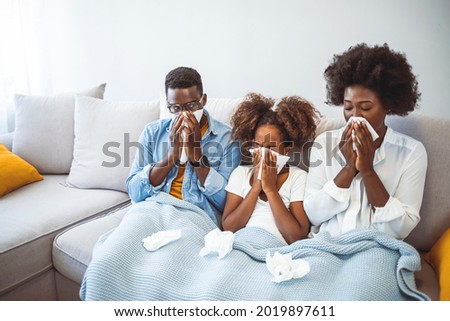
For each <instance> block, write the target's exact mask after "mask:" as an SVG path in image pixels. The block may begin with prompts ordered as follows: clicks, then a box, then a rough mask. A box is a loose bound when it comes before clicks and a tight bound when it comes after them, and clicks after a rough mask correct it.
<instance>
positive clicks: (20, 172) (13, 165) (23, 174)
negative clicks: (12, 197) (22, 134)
mask: <svg viewBox="0 0 450 321" xmlns="http://www.w3.org/2000/svg"><path fill="white" fill-rule="evenodd" d="M0 168H1V170H0V197H2V196H4V195H6V194H8V193H9V192H12V191H13V190H15V189H18V188H19V187H22V186H24V185H27V184H30V183H34V182H37V181H40V180H42V178H43V177H42V176H41V174H39V172H38V171H37V170H36V168H34V167H33V166H31V165H30V164H28V163H27V162H26V161H24V160H23V159H22V158H20V157H19V156H17V155H14V154H13V153H11V152H10V151H9V150H8V149H7V148H6V147H5V146H3V145H2V144H0Z"/></svg>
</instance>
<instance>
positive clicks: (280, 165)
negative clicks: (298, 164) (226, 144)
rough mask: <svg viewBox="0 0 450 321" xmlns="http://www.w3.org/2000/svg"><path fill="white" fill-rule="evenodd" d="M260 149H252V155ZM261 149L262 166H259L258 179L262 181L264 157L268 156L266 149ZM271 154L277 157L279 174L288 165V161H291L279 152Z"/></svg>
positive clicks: (271, 151)
mask: <svg viewBox="0 0 450 321" xmlns="http://www.w3.org/2000/svg"><path fill="white" fill-rule="evenodd" d="M258 149H259V148H250V149H249V151H250V154H252V155H253V153H254V152H255V151H256V150H258ZM260 149H261V164H260V165H259V172H258V179H259V180H261V173H262V164H263V161H264V157H265V156H264V155H265V154H266V149H267V148H265V147H260ZM269 152H270V153H272V154H274V155H275V156H276V157H277V174H278V173H280V171H281V170H282V169H283V167H284V165H286V163H287V161H288V160H289V156H285V155H281V154H279V153H277V152H274V151H273V150H269Z"/></svg>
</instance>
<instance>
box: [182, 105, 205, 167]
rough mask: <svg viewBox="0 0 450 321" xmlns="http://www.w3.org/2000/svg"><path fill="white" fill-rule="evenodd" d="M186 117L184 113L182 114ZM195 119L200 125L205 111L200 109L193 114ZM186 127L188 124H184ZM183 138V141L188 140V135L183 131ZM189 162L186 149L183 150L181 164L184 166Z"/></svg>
mask: <svg viewBox="0 0 450 321" xmlns="http://www.w3.org/2000/svg"><path fill="white" fill-rule="evenodd" d="M182 113H183V115H184V112H182ZM193 114H194V116H195V119H197V121H198V123H199V124H200V120H201V119H202V116H203V109H199V110H196V111H194V112H193ZM184 125H185V126H186V123H184ZM181 135H182V137H183V141H184V140H185V139H186V133H185V131H184V130H183V132H182V133H181ZM187 160H188V157H187V154H186V147H184V148H183V150H182V151H181V156H180V164H184V163H186V162H187Z"/></svg>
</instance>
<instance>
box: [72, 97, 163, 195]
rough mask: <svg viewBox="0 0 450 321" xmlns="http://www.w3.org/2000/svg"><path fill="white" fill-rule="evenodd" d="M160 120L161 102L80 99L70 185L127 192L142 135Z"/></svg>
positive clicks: (76, 106)
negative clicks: (153, 123) (159, 103)
mask: <svg viewBox="0 0 450 321" xmlns="http://www.w3.org/2000/svg"><path fill="white" fill-rule="evenodd" d="M158 117H159V108H158V100H155V101H152V102H115V101H107V100H102V99H97V98H91V97H83V96H77V97H76V104H75V144H74V151H73V161H72V166H71V168H70V173H69V176H68V178H67V184H68V185H70V186H73V187H78V188H106V189H112V190H118V191H122V192H126V191H127V189H126V178H127V176H128V174H129V172H130V167H131V165H132V164H133V160H134V156H135V153H136V150H137V147H138V141H139V135H140V134H141V133H142V131H143V129H144V127H145V125H147V124H148V123H150V122H151V121H154V120H156V119H158Z"/></svg>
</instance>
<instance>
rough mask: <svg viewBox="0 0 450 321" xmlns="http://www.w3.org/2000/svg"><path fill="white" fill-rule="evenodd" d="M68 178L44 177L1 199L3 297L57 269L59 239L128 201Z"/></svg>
mask: <svg viewBox="0 0 450 321" xmlns="http://www.w3.org/2000/svg"><path fill="white" fill-rule="evenodd" d="M66 179H67V175H44V180H42V181H39V182H36V183H33V184H30V185H26V186H24V187H22V188H20V189H17V190H15V191H13V192H11V193H9V194H7V195H5V196H4V197H2V199H1V201H0V222H1V224H0V295H1V294H2V293H5V292H8V291H9V290H10V289H12V288H14V287H16V286H19V285H20V284H21V283H23V282H26V281H27V280H29V279H31V278H33V277H34V276H36V275H38V274H40V273H43V272H44V271H46V270H48V269H50V268H51V267H52V258H51V249H52V242H53V239H54V237H55V235H56V234H57V233H58V232H60V231H62V230H63V229H65V228H67V227H68V226H70V225H73V224H76V223H78V222H81V221H83V220H85V219H87V218H91V217H94V216H97V215H101V214H103V213H107V212H110V211H111V210H113V209H115V208H117V207H120V206H123V205H125V204H127V203H129V197H128V195H127V194H126V193H123V192H118V191H111V190H102V189H90V190H83V189H77V188H69V187H66V186H65V185H64V182H65V181H66Z"/></svg>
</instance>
